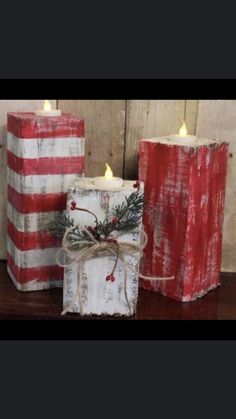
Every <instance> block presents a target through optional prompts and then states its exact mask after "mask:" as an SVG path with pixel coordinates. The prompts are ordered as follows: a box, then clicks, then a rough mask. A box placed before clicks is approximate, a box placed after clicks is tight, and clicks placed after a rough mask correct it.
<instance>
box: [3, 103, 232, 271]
mask: <svg viewBox="0 0 236 419" xmlns="http://www.w3.org/2000/svg"><path fill="white" fill-rule="evenodd" d="M53 105H54V106H55V102H54V103H53ZM57 105H58V108H60V109H62V111H63V112H72V113H73V114H76V115H79V116H82V117H84V118H85V120H86V121H85V129H86V158H85V174H86V176H98V175H103V174H104V171H105V163H106V162H107V163H109V164H110V166H111V167H112V170H113V172H114V175H116V176H123V177H124V178H126V179H136V178H137V174H138V142H139V140H140V139H141V138H148V137H156V136H160V135H167V134H171V133H177V132H178V130H179V128H180V126H181V124H182V121H183V119H184V118H185V121H186V124H187V127H188V132H189V133H190V134H195V133H196V134H197V135H198V136H201V137H211V138H225V139H227V140H229V141H230V143H231V144H230V156H231V157H230V158H229V172H228V180H227V199H226V210H225V222H224V243H223V261H222V270H223V271H226V272H236V254H235V252H236V165H235V160H236V101H235V100H234V101H227V100H210V101H205V100H200V101H198V100H186V101H184V100H127V101H126V100H111V101H110V100H58V101H57ZM39 107H42V101H0V145H2V148H1V149H0V164H1V166H0V167H1V172H0V194H1V195H0V196H1V197H2V196H4V199H1V200H0V259H1V258H4V257H5V226H6V198H5V197H6V160H5V154H6V153H5V151H6V150H5V144H6V130H5V125H6V112H7V111H9V110H10V111H12V110H23V109H24V110H29V109H36V108H39Z"/></svg>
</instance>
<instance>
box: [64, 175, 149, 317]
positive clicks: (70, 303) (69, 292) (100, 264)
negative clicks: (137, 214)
mask: <svg viewBox="0 0 236 419" xmlns="http://www.w3.org/2000/svg"><path fill="white" fill-rule="evenodd" d="M93 182H94V180H93V179H90V178H83V179H78V180H76V182H75V183H74V185H73V186H71V187H70V188H69V193H68V206H67V210H68V214H69V215H70V218H71V219H73V220H74V224H80V225H83V226H84V225H85V226H94V217H93V216H92V215H91V214H89V213H87V212H82V211H71V209H70V207H71V202H72V201H75V202H76V203H77V206H79V207H80V208H84V209H88V210H89V211H91V212H93V213H94V214H95V215H96V216H97V218H98V221H103V220H104V219H105V218H106V217H108V219H109V220H111V218H112V216H113V215H112V209H113V208H114V207H115V206H116V205H118V204H122V202H124V201H125V197H129V196H130V195H131V194H132V193H133V192H135V191H136V189H135V188H134V181H124V184H123V186H122V187H120V188H118V189H116V190H112V191H110V190H109V191H103V190H98V189H96V188H95V185H94V183H93ZM140 192H143V184H142V183H141V184H140ZM141 223H142V222H141V219H140V222H139V226H138V227H137V228H136V229H135V230H132V231H128V232H125V233H122V232H119V236H118V242H119V241H128V242H131V243H133V244H138V245H139V244H140V239H141ZM115 259H116V256H115V255H114V256H113V255H111V256H103V255H101V256H99V257H94V258H92V259H89V260H87V261H85V263H84V264H83V268H82V272H81V271H80V284H79V289H78V269H79V265H78V264H74V265H73V266H70V267H67V268H65V270H64V298H63V308H64V310H66V311H69V312H74V313H80V314H83V315H92V314H93V315H117V316H130V315H133V314H134V313H135V311H136V304H137V298H138V272H139V260H140V251H139V250H137V251H136V252H135V253H134V254H132V255H128V254H125V255H124V259H125V264H126V269H127V271H126V272H127V283H126V284H127V297H128V302H129V305H128V304H127V301H126V298H125V285H124V278H125V277H124V264H123V262H122V261H121V260H120V259H119V261H118V264H117V267H116V269H115V272H114V275H115V278H116V280H115V281H114V282H111V281H106V277H107V275H109V273H110V272H111V271H112V269H113V267H114V263H115ZM79 294H80V298H79ZM80 301H82V306H83V307H82V310H81V307H80ZM129 306H130V307H129Z"/></svg>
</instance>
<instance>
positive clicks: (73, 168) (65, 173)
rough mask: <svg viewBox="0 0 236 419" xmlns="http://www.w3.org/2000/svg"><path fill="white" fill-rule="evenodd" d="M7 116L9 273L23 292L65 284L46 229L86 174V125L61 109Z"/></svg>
mask: <svg viewBox="0 0 236 419" xmlns="http://www.w3.org/2000/svg"><path fill="white" fill-rule="evenodd" d="M43 112H44V111H42V112H41V114H40V112H39V115H36V114H34V113H9V114H8V138H7V149H8V151H7V154H8V155H7V161H8V237H7V262H8V266H7V269H8V273H9V275H10V277H11V279H12V281H13V282H14V284H15V285H16V287H17V288H18V289H19V290H21V291H34V290H41V289H45V288H51V287H57V286H62V281H63V269H62V268H61V267H59V266H57V264H56V260H55V254H56V250H57V247H58V246H59V245H60V243H59V242H58V240H55V239H54V237H53V236H52V234H50V233H49V232H48V231H47V224H48V223H49V221H50V218H51V217H52V216H53V215H54V214H55V212H58V211H62V210H65V209H66V202H67V190H68V187H69V185H70V184H71V183H73V182H74V180H75V178H76V177H77V176H81V175H82V174H83V172H84V121H83V120H82V119H80V118H78V117H75V116H72V115H70V114H63V115H60V114H59V113H58V110H56V111H52V112H51V113H50V111H49V112H48V113H47V111H45V112H46V113H43ZM58 115H59V116H58Z"/></svg>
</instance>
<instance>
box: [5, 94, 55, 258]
mask: <svg viewBox="0 0 236 419" xmlns="http://www.w3.org/2000/svg"><path fill="white" fill-rule="evenodd" d="M51 104H52V106H53V108H55V107H56V100H52V101H51ZM42 106H43V100H0V197H1V199H0V259H6V225H7V222H6V214H7V198H6V197H7V179H6V178H7V163H6V155H7V132H6V124H7V113H8V112H18V111H34V110H36V109H42Z"/></svg>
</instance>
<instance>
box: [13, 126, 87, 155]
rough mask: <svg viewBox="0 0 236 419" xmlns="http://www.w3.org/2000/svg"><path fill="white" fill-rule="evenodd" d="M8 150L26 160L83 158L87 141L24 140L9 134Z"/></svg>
mask: <svg viewBox="0 0 236 419" xmlns="http://www.w3.org/2000/svg"><path fill="white" fill-rule="evenodd" d="M7 149H8V150H9V151H11V152H12V153H13V154H15V156H17V157H21V158H25V159H38V158H42V157H73V156H83V155H84V149H85V140H84V138H79V137H62V138H60V137H58V138H30V139H24V138H17V137H15V136H14V135H13V134H12V133H10V132H8V133H7Z"/></svg>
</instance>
